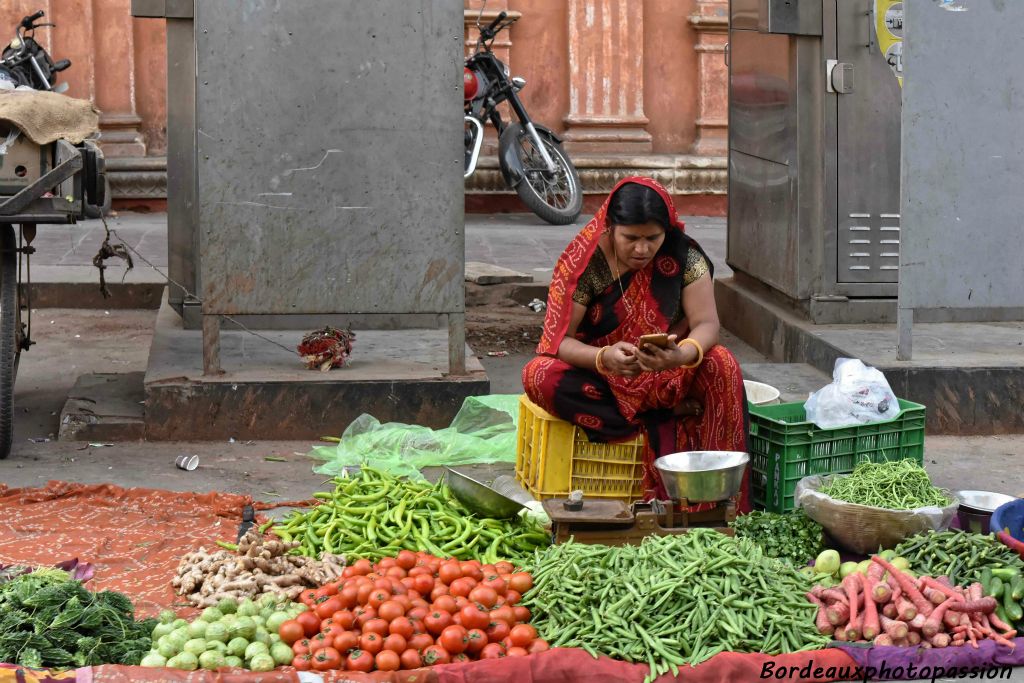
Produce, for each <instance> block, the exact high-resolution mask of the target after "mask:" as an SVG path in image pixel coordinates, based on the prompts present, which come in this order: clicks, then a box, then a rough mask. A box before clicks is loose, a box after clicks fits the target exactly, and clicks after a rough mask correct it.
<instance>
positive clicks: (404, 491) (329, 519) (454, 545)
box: [272, 467, 550, 564]
mask: <svg viewBox="0 0 1024 683" xmlns="http://www.w3.org/2000/svg"><path fill="white" fill-rule="evenodd" d="M333 481H334V483H335V484H336V486H335V489H334V490H333V491H329V492H318V493H315V494H313V496H314V497H315V498H317V499H319V500H321V503H320V505H317V506H316V507H314V508H312V509H310V510H307V511H296V512H294V513H293V514H291V515H290V516H288V517H287V518H285V519H284V520H283V521H281V522H278V523H277V524H275V525H274V526H273V528H272V531H273V533H275V534H277V535H278V536H279V537H280V538H282V539H283V540H285V541H291V540H295V541H299V542H300V543H301V544H302V545H300V546H299V548H298V551H299V552H300V553H301V554H302V555H308V556H310V557H319V556H320V553H321V552H327V553H331V554H339V555H344V556H345V557H346V559H347V560H348V561H349V563H351V562H352V561H353V560H354V559H358V558H367V559H369V560H379V559H380V558H382V557H387V556H392V555H395V554H396V553H398V551H399V550H402V549H403V548H404V549H406V550H425V551H427V552H429V553H431V554H433V555H437V556H438V557H457V558H459V559H460V560H469V559H481V560H483V561H484V562H487V563H493V562H496V561H498V560H511V561H512V562H515V563H517V564H521V563H522V562H523V561H525V560H527V559H528V558H530V557H532V555H533V553H534V551H535V550H537V549H539V548H543V547H546V546H547V545H548V544H549V542H550V538H549V536H548V535H547V534H546V533H545V532H544V529H543V527H541V526H540V525H539V524H537V523H536V522H534V521H532V520H529V519H525V518H517V519H513V520H495V519H482V518H479V517H477V516H475V515H474V514H473V513H471V512H470V511H469V510H467V509H466V508H465V507H464V506H463V505H462V503H460V502H459V501H457V500H456V499H455V498H453V497H452V495H451V493H450V492H449V490H448V487H447V486H445V485H444V484H443V483H442V482H438V483H437V484H434V485H431V484H429V483H426V482H411V481H406V480H404V479H399V478H397V477H395V476H392V475H390V474H387V473H385V472H381V471H379V470H375V469H373V468H371V467H363V468H362V469H361V470H360V472H359V473H358V474H357V475H355V476H354V477H350V478H336V479H334V480H333Z"/></svg>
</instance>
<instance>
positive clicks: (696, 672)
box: [0, 649, 855, 683]
mask: <svg viewBox="0 0 1024 683" xmlns="http://www.w3.org/2000/svg"><path fill="white" fill-rule="evenodd" d="M766 663H772V664H774V665H775V667H786V668H787V669H789V667H797V669H799V668H803V667H805V666H806V665H807V664H808V663H809V664H810V665H811V669H812V670H813V669H814V668H816V667H822V671H823V672H824V671H826V670H828V669H829V668H830V667H832V668H834V671H835V672H836V674H840V673H843V672H844V671H845V672H847V677H850V676H852V672H853V669H854V667H855V664H854V661H853V660H852V659H850V657H848V656H847V655H846V654H845V653H843V651H842V650H821V651H818V652H803V653H798V654H792V655H780V656H778V657H769V656H767V655H759V654H734V653H731V652H724V653H722V654H720V655H717V656H716V657H713V658H712V659H710V660H708V661H707V662H704V663H703V664H701V665H699V666H696V667H694V668H692V669H691V668H685V667H684V668H683V669H681V670H680V672H679V678H678V679H673V677H672V675H671V674H666V675H665V676H662V677H661V678H659V679H658V682H659V683H665V682H666V681H671V680H681V681H693V682H694V683H739V682H744V683H745V682H746V681H758V680H769V679H762V678H761V674H762V671H763V668H764V666H765V664H766ZM5 673H7V672H5V671H4V670H3V669H0V683H14V681H15V679H14V678H13V677H10V678H5V676H4V674H5ZM836 674H834V675H832V676H819V677H817V678H815V677H813V676H812V677H811V678H806V679H805V678H800V677H799V676H794V677H787V678H786V679H785V680H787V681H802V680H807V681H822V682H824V681H834V680H842V679H840V678H838V676H837V675H836ZM319 675H321V676H323V679H324V681H325V683H343V682H344V683H504V682H508V683H594V682H595V681H600V683H641V682H642V681H643V680H644V677H645V676H646V675H647V667H646V666H643V665H640V664H627V663H625V662H618V661H615V660H613V659H609V658H607V657H602V658H601V659H599V660H595V659H594V658H593V657H591V656H590V655H588V654H587V653H586V652H584V651H583V650H566V649H558V650H551V651H549V652H542V653H540V654H536V655H531V656H529V657H512V658H504V659H496V660H482V661H479V662H468V663H464V664H447V665H445V666H438V667H434V668H431V669H418V670H416V671H396V672H392V673H381V672H378V673H373V674H360V673H353V672H347V671H330V672H324V673H320V674H319ZM21 680H28V681H31V680H32V679H31V678H29V679H21ZM38 680H39V681H41V682H42V681H46V679H45V678H40V679H38ZM90 681H92V682H95V683H126V682H127V681H141V682H143V683H160V682H163V681H169V682H180V683H185V682H186V681H187V682H188V683H214V682H215V681H216V682H218V683H298V681H299V677H298V674H297V673H296V672H295V671H294V670H291V669H288V670H278V671H273V672H270V673H262V674H261V673H254V672H243V673H212V672H209V671H192V672H187V671H171V670H169V669H144V668H142V667H137V666H99V667H95V668H94V669H92V670H79V676H78V679H77V683H89V682H90Z"/></svg>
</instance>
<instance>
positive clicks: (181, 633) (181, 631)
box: [161, 628, 189, 652]
mask: <svg viewBox="0 0 1024 683" xmlns="http://www.w3.org/2000/svg"><path fill="white" fill-rule="evenodd" d="M163 639H167V641H168V642H171V643H174V648H175V650H176V652H181V651H182V649H183V648H184V647H185V643H187V642H188V639H189V638H188V629H187V628H176V629H174V630H173V631H171V632H170V633H168V634H167V635H166V636H164V638H162V639H161V640H163Z"/></svg>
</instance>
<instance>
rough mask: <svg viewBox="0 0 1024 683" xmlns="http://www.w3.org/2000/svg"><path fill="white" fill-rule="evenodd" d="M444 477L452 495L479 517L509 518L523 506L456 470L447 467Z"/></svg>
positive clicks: (516, 513)
mask: <svg viewBox="0 0 1024 683" xmlns="http://www.w3.org/2000/svg"><path fill="white" fill-rule="evenodd" d="M444 469H445V478H446V479H447V481H448V488H449V489H451V491H452V495H454V496H455V498H456V499H457V500H458V501H459V502H460V503H462V504H463V505H465V506H466V507H468V508H469V509H470V510H471V511H473V512H475V513H476V514H478V515H480V516H481V517H490V518H492V519H509V518H511V517H515V516H516V515H518V514H519V511H520V510H522V509H523V508H524V507H525V506H524V505H523V504H522V503H518V502H516V501H514V500H512V499H511V498H509V497H507V496H503V495H502V494H500V493H498V492H497V491H495V490H494V489H492V488H491V487H490V486H487V485H486V484H482V483H480V482H479V481H477V480H476V479H473V478H472V477H467V476H466V475H465V474H462V473H461V472H456V471H455V470H453V469H450V468H448V467H446V468H444Z"/></svg>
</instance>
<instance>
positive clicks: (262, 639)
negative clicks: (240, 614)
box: [252, 626, 270, 645]
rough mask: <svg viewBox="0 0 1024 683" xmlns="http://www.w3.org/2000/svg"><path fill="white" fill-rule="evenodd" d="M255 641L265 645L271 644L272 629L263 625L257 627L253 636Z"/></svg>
mask: <svg viewBox="0 0 1024 683" xmlns="http://www.w3.org/2000/svg"><path fill="white" fill-rule="evenodd" d="M252 639H253V641H255V642H257V643H263V644H264V645H270V631H268V630H267V629H265V628H263V627H262V626H257V627H256V635H254V636H253V637H252Z"/></svg>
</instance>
